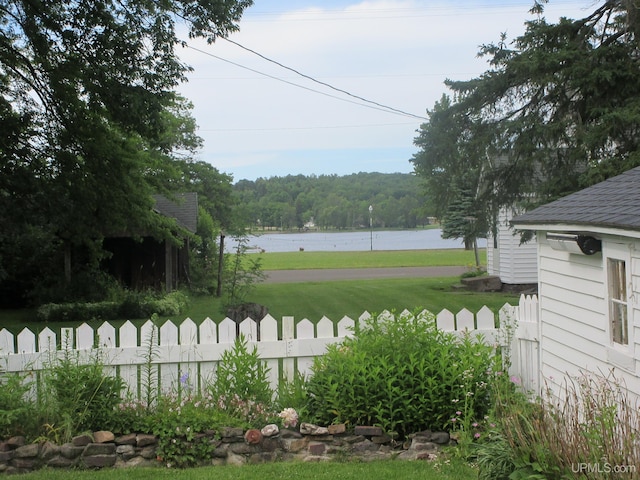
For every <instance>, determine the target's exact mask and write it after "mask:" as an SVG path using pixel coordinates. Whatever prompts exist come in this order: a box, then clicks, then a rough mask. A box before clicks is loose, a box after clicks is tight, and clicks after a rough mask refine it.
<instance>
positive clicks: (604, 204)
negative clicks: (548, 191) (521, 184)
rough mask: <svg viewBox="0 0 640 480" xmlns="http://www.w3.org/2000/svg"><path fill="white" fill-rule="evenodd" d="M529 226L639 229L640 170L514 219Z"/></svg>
mask: <svg viewBox="0 0 640 480" xmlns="http://www.w3.org/2000/svg"><path fill="white" fill-rule="evenodd" d="M511 223H512V224H513V225H515V226H516V227H517V228H519V229H523V228H522V227H525V228H524V229H526V226H527V225H576V226H594V227H609V228H617V229H624V230H640V167H636V168H633V169H631V170H628V171H626V172H625V173H623V174H621V175H618V176H616V177H612V178H609V179H608V180H605V181H604V182H600V183H597V184H595V185H592V186H591V187H588V188H585V189H584V190H580V191H579V192H575V193H572V194H571V195H567V196H566V197H563V198H560V199H558V200H556V201H554V202H551V203H548V204H546V205H543V206H541V207H538V208H536V209H534V210H531V211H530V212H527V213H524V214H522V215H520V216H517V217H515V218H514V219H513V220H512V221H511Z"/></svg>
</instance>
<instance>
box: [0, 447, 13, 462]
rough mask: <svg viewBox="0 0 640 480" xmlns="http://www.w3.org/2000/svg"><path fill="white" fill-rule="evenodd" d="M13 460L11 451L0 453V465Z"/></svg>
mask: <svg viewBox="0 0 640 480" xmlns="http://www.w3.org/2000/svg"><path fill="white" fill-rule="evenodd" d="M12 458H13V450H11V451H9V452H0V463H7V462H8V461H9V460H11V459H12Z"/></svg>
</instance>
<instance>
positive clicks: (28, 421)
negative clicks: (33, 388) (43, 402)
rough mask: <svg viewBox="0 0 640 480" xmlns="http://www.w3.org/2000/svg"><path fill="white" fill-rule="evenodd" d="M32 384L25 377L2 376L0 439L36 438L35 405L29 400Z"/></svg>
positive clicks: (0, 385)
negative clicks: (16, 436)
mask: <svg viewBox="0 0 640 480" xmlns="http://www.w3.org/2000/svg"><path fill="white" fill-rule="evenodd" d="M29 389H30V384H29V382H26V381H25V378H24V376H23V375H20V374H17V373H4V374H2V375H1V376H0V438H8V437H10V436H13V435H25V436H27V437H31V436H34V433H35V432H36V431H37V429H38V425H36V424H35V423H34V420H35V418H34V414H33V413H34V405H33V403H32V402H30V401H29V400H28V397H27V393H28V392H29Z"/></svg>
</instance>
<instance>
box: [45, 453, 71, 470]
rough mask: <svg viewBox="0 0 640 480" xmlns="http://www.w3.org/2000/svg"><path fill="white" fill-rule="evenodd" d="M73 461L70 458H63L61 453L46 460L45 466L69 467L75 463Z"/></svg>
mask: <svg viewBox="0 0 640 480" xmlns="http://www.w3.org/2000/svg"><path fill="white" fill-rule="evenodd" d="M75 463H76V462H75V461H74V460H72V459H70V458H65V457H63V456H62V455H58V456H57V457H53V458H51V459H49V460H48V461H47V467H51V468H69V467H72V466H74V465H75Z"/></svg>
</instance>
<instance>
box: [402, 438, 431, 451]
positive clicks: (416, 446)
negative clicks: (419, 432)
mask: <svg viewBox="0 0 640 480" xmlns="http://www.w3.org/2000/svg"><path fill="white" fill-rule="evenodd" d="M409 449H410V450H415V451H420V452H422V451H428V452H434V451H436V450H437V449H438V446H437V445H436V444H435V443H433V442H425V441H420V440H418V439H416V438H414V439H413V441H412V442H411V447H409Z"/></svg>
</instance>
